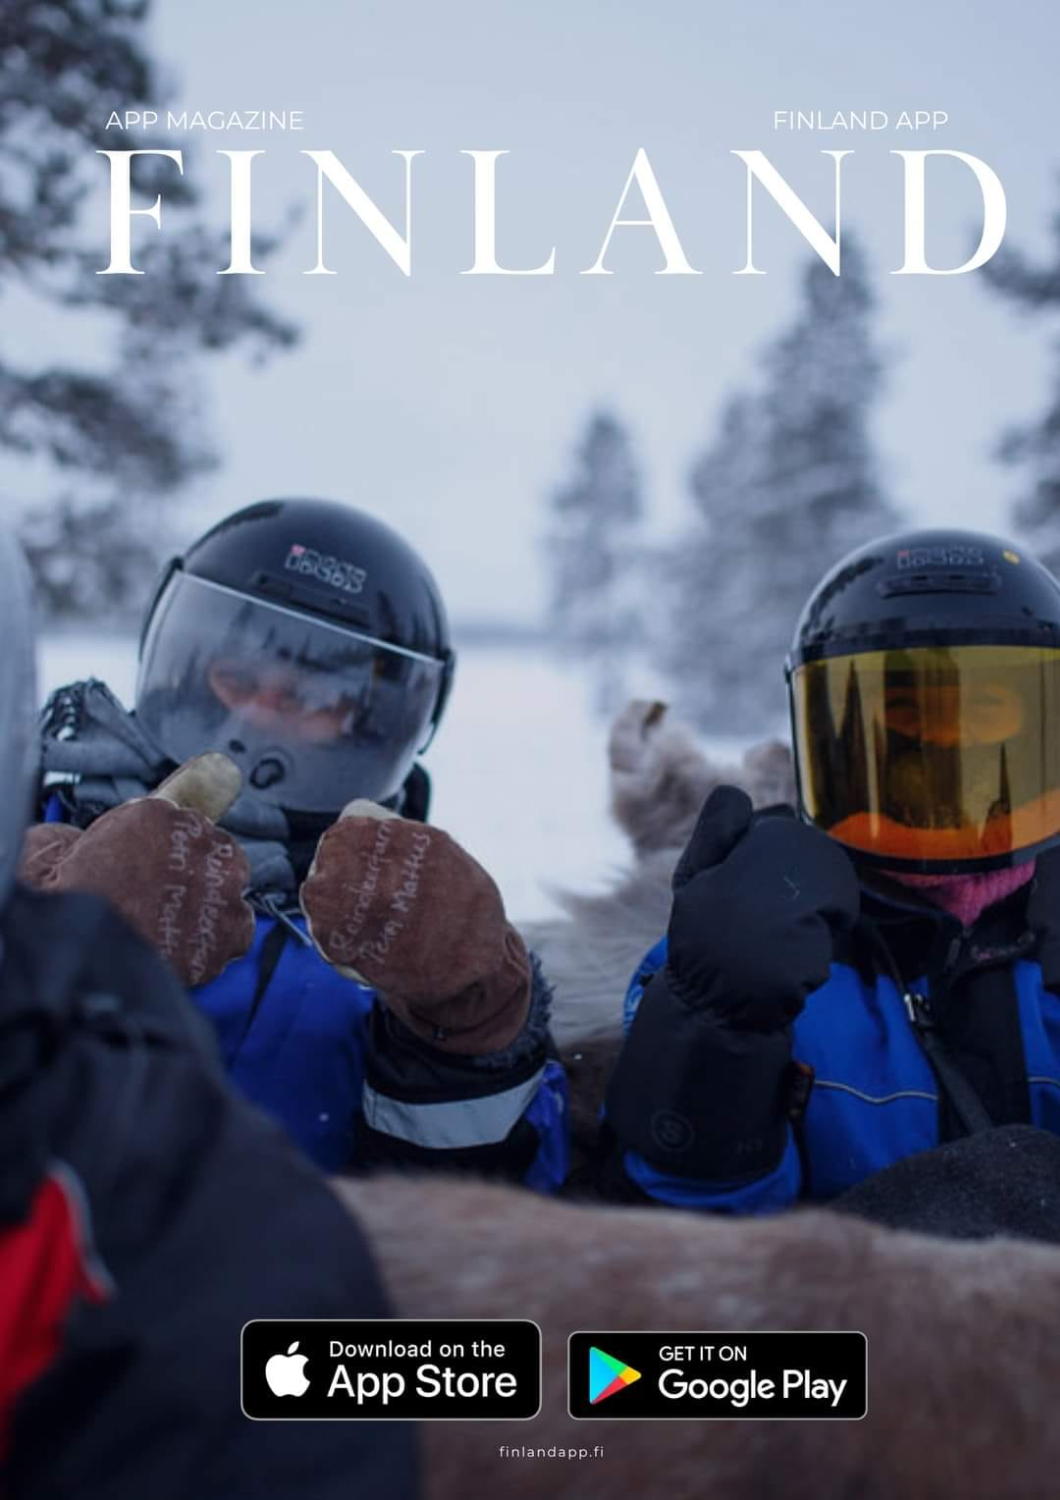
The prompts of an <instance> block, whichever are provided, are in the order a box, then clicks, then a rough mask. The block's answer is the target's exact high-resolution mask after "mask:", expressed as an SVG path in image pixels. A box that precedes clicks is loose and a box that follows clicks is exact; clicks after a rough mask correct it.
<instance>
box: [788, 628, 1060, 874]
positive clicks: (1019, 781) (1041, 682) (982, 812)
mask: <svg viewBox="0 0 1060 1500" xmlns="http://www.w3.org/2000/svg"><path fill="white" fill-rule="evenodd" d="M792 694H793V710H794V730H795V743H796V751H797V755H798V767H799V792H800V797H801V801H802V806H803V809H804V811H805V812H806V813H807V815H808V816H809V817H810V818H811V819H812V820H813V822H814V823H816V824H817V825H818V826H819V827H821V828H823V829H824V830H825V831H826V832H827V833H829V834H831V835H832V837H833V838H836V839H838V840H839V841H840V842H841V843H844V844H847V845H849V847H850V848H851V849H852V850H855V851H858V852H859V853H862V854H865V855H868V856H871V857H872V859H873V861H874V862H877V863H880V864H889V865H893V866H896V867H898V868H902V867H905V868H917V869H926V870H936V871H948V872H960V871H962V870H974V869H983V868H989V867H992V866H1002V865H1006V864H1016V863H1019V862H1020V860H1022V859H1027V858H1029V857H1030V856H1031V855H1032V854H1034V853H1036V852H1037V851H1038V850H1039V849H1041V848H1043V847H1044V846H1045V845H1046V844H1048V843H1052V842H1055V841H1056V840H1057V838H1058V836H1060V651H1056V650H1047V649H1043V648H1039V647H1029V646H1027V647H1024V646H946V647H941V646H923V647H913V648H910V649H907V650H901V651H874V652H866V653H865V654H864V655H860V656H837V657H831V658H829V659H827V660H824V661H816V662H809V663H807V664H805V665H803V666H801V667H798V668H796V669H795V671H794V673H793V675H792Z"/></svg>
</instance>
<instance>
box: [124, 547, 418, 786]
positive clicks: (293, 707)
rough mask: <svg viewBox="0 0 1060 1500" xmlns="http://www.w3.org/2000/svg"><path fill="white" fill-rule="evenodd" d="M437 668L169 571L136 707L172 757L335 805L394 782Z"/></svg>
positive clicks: (402, 773) (406, 766) (405, 767)
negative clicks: (229, 762)
mask: <svg viewBox="0 0 1060 1500" xmlns="http://www.w3.org/2000/svg"><path fill="white" fill-rule="evenodd" d="M443 672H444V663H443V662H441V661H439V660H437V659H436V658H435V657H429V656H420V655H418V654H416V653H415V652H410V651H403V650H401V649H400V648H398V647H394V646H388V645H385V644H384V643H383V642H381V641H376V640H372V639H370V638H369V637H366V636H360V635H356V634H354V633H353V632H352V631H349V630H345V629H343V628H342V627H341V626H339V625H331V624H327V623H325V622H324V621H321V620H314V619H311V618H309V617H308V616H306V615H302V614H299V613H298V612H297V611H294V610H288V609H284V608H282V607H281V606H278V605H274V604H267V603H265V602H263V601H262V600H259V599H249V598H247V596H246V595H244V594H240V593H237V592H236V591H235V590H233V589H227V588H224V587H222V586H221V585H219V584H215V583H209V582H207V581H206V580H204V579H201V578H194V577H190V576H189V575H188V574H186V573H176V574H174V577H173V579H172V581H171V583H170V584H169V585H168V587H167V589H166V591H165V593H164V595H163V597H162V599H161V601H160V602H159V605H158V607H157V609H156V610H155V615H154V619H153V620H152V622H151V628H150V630H149V631H148V634H147V637H146V639H145V641H144V647H143V652H142V656H141V662H140V678H139V682H138V684H137V690H136V711H137V716H138V718H139V719H140V722H141V723H142V725H143V727H144V729H145V730H146V731H147V733H148V734H149V735H150V736H151V737H152V738H153V739H154V740H155V741H156V743H157V744H158V746H159V748H160V749H161V750H163V751H164V752H165V754H166V755H168V756H169V757H170V759H172V760H174V761H177V762H181V761H184V760H187V759H188V758H189V757H190V756H192V755H199V754H201V753H202V752H203V751H205V750H223V751H224V752H225V753H226V754H227V755H230V756H231V757H232V758H233V759H234V760H235V761H236V762H237V764H239V766H240V768H241V769H242V770H243V772H244V775H245V777H246V781H247V790H248V791H251V792H253V793H254V794H255V795H256V796H257V797H258V798H259V799H260V800H262V801H265V802H268V803H271V804H274V805H275V806H278V807H283V808H285V809H287V810H288V811H300V812H313V813H327V812H337V811H338V810H339V809H340V808H341V807H342V806H343V805H344V804H345V803H346V802H348V801H349V800H350V799H351V798H353V797H371V798H374V799H376V800H382V799H384V798H387V797H391V796H393V795H394V794H395V793H396V792H397V791H398V790H399V788H400V787H401V785H402V783H403V782H404V780H405V778H406V776H407V775H408V773H409V771H410V770H411V769H412V763H413V761H414V759H415V757H416V752H417V750H419V749H420V748H421V746H423V745H424V743H425V742H426V740H427V739H428V738H429V736H430V731H431V726H432V722H433V719H434V713H435V707H436V704H437V702H438V695H439V690H440V687H441V683H442V677H443Z"/></svg>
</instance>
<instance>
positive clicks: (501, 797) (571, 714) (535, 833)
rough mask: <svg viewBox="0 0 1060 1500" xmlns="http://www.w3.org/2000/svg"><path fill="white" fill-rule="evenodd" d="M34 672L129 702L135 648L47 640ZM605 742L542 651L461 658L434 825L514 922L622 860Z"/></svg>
mask: <svg viewBox="0 0 1060 1500" xmlns="http://www.w3.org/2000/svg"><path fill="white" fill-rule="evenodd" d="M40 673H41V685H42V690H43V691H44V692H48V691H50V690H51V689H52V688H54V687H56V686H58V685H59V684H60V683H63V682H71V681H74V680H76V679H77V678H80V677H86V676H96V677H101V678H103V679H104V680H105V681H106V682H109V684H110V685H111V687H112V688H113V689H114V691H115V692H116V693H117V695H118V696H119V697H120V698H121V699H122V701H123V702H125V703H129V702H130V701H131V698H132V693H133V686H134V682H135V674H136V646H135V642H134V641H133V640H131V639H126V638H118V639H115V638H113V637H103V636H93V635H91V634H89V633H85V634H82V635H67V636H61V637H60V636H54V637H49V638H46V639H45V640H44V641H43V642H42V644H41V653H40ZM605 742H606V726H605V725H604V724H603V723H601V722H600V721H599V720H596V719H594V718H593V717H592V715H591V714H590V712H589V708H588V700H587V693H586V690H585V684H584V679H583V678H582V676H581V675H580V674H579V673H577V672H575V671H573V670H563V669H561V668H559V667H557V666H556V665H554V663H553V662H552V661H550V660H549V659H548V657H547V656H545V655H544V654H543V653H542V652H541V651H540V649H538V648H522V647H511V646H506V647H503V648H490V647H484V646H477V647H472V648H468V649H465V650H464V651H463V652H462V653H461V656H460V664H459V669H458V672H457V682H456V688H455V691H454V693H453V698H452V701H451V703H450V705H449V708H448V710H447V713H446V717H445V721H444V723H443V725H442V728H441V730H440V732H439V734H438V738H437V740H436V741H435V743H434V744H433V745H432V746H431V748H430V750H429V752H428V754H427V757H426V761H425V764H426V765H427V766H428V768H429V769H430V771H431V774H432V777H433V780H434V787H435V798H434V805H433V811H432V819H433V821H434V822H436V823H438V824H439V825H440V826H441V827H443V828H446V829H448V830H449V831H450V832H451V833H453V834H454V835H455V836H456V837H457V838H459V839H460V841H461V842H462V843H463V844H464V846H465V847H466V848H467V849H469V850H470V851H471V852H472V853H473V854H474V855H475V857H476V858H477V859H479V860H480V861H481V862H482V863H483V864H484V865H485V866H486V868H487V869H488V870H489V871H490V872H491V874H492V875H493V876H494V878H495V879H496V880H497V882H498V884H499V885H500V887H501V890H502V891H503V893H504V897H505V901H506V904H507V907H508V911H509V913H510V915H511V916H512V917H514V918H515V919H517V920H518V919H523V920H526V919H529V918H532V917H540V916H544V915H547V914H548V913H550V912H553V911H554V910H555V909H556V908H555V904H554V902H552V901H551V900H550V898H549V896H548V894H547V890H546V886H547V885H548V884H549V883H550V882H551V883H552V884H554V885H568V886H572V887H575V888H577V889H579V890H587V889H593V888H595V887H598V886H599V885H601V884H603V883H605V882H606V880H607V877H608V875H609V873H610V872H611V871H613V870H615V869H616V868H618V867H619V866H621V865H622V864H623V863H624V862H625V859H626V846H625V843H624V841H623V840H622V838H621V836H620V835H619V833H618V832H617V830H616V829H615V828H613V827H612V825H611V824H610V822H609V820H608V816H607V808H606V798H607V782H606V774H605V772H606V761H605V750H604V747H605Z"/></svg>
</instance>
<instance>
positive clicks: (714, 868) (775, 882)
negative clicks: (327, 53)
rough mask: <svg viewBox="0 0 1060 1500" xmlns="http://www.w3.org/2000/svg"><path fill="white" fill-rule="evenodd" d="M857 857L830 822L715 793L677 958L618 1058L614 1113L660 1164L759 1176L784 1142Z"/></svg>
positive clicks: (629, 1144)
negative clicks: (795, 1033) (827, 830)
mask: <svg viewBox="0 0 1060 1500" xmlns="http://www.w3.org/2000/svg"><path fill="white" fill-rule="evenodd" d="M858 905H859V892H858V882H857V876H856V874H855V872H854V867H853V865H852V864H851V862H850V860H849V858H848V856H847V855H846V853H845V852H844V851H843V849H842V848H841V847H840V846H839V845H838V844H837V843H835V842H834V841H833V840H831V839H829V838H828V837H827V835H826V834H823V833H820V832H819V831H818V830H817V829H814V828H811V827H810V826H808V825H807V824H803V823H800V822H798V821H797V820H796V819H794V818H791V817H778V816H765V817H763V816H761V815H760V816H758V817H755V816H754V814H753V811H752V807H751V801H750V798H748V797H747V795H746V794H745V793H744V792H741V791H738V790H737V789H736V788H735V787H719V788H717V789H716V790H715V791H714V792H712V793H711V795H710V797H709V798H708V799H707V802H706V803H705V805H704V807H703V810H702V812H701V813H700V815H699V821H698V822H697V824H696V827H695V830H694V831H693V834H692V837H691V839H690V840H689V844H688V847H687V849H686V850H685V852H684V854H683V855H682V856H681V859H680V861H679V863H678V866H677V870H676V871H675V874H674V902H673V909H672V912H671V917H670V925H669V953H668V958H667V963H666V967H665V968H664V969H663V970H662V971H661V972H660V973H659V974H657V975H656V976H655V977H654V979H653V980H652V981H651V983H650V984H649V985H648V988H647V989H646V991H645V993H644V996H643V998H642V1000H641V1003H640V1006H639V1008H638V1010H637V1014H636V1016H635V1017H634V1020H633V1024H632V1026H631V1028H630V1031H629V1035H628V1036H627V1038H626V1041H625V1045H624V1047H623V1049H622V1054H621V1056H620V1057H619V1060H618V1064H617V1066H616V1068H615V1073H614V1076H613V1078H612V1081H611V1087H610V1089H609V1091H608V1098H607V1117H608V1122H609V1125H610V1127H611V1128H612V1130H613V1131H614V1132H615V1134H616V1135H617V1137H618V1140H619V1143H620V1144H621V1146H622V1147H623V1148H624V1149H632V1150H633V1151H636V1152H637V1153H638V1154H639V1155H641V1156H643V1157H644V1158H645V1160H646V1161H647V1162H648V1163H649V1164H650V1165H651V1166H653V1167H655V1168H656V1169H657V1170H659V1171H662V1172H667V1173H673V1174H674V1175H677V1176H682V1177H688V1178H699V1179H703V1180H708V1181H717V1182H721V1181H732V1180H736V1179H741V1178H743V1179H751V1178H754V1177H758V1176H761V1175H762V1174H763V1173H765V1172H768V1171H770V1170H772V1168H773V1167H775V1166H776V1164H777V1162H778V1161H779V1160H780V1157H781V1155H782V1153H783V1150H784V1143H785V1138H786V1122H787V1113H788V1104H789V1099H790V1095H791V1083H792V1077H791V1070H792V1063H791V1038H790V1027H791V1022H792V1020H793V1019H794V1018H795V1016H797V1015H798V1013H799V1011H801V1009H802V1007H803V1004H804V1002H805V999H806V996H807V995H808V994H809V993H810V992H811V991H812V990H814V989H817V988H818V987H819V986H820V985H822V984H823V983H824V982H825V980H826V979H827V978H828V974H829V968H830V964H831V958H832V946H833V934H834V932H836V931H840V930H844V929H849V928H850V927H851V926H853V924H854V922H855V921H856V919H857V915H858Z"/></svg>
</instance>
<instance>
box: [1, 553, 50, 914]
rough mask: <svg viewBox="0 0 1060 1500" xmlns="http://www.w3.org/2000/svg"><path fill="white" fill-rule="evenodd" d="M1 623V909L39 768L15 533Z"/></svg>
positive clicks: (7, 556)
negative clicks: (2, 649) (2, 640)
mask: <svg viewBox="0 0 1060 1500" xmlns="http://www.w3.org/2000/svg"><path fill="white" fill-rule="evenodd" d="M0 620H2V622H3V631H4V653H3V667H2V669H0V724H2V725H3V728H4V732H3V738H2V740H0V776H2V778H3V782H2V784H3V787H4V796H3V799H2V802H0V908H2V907H4V906H6V904H7V900H8V897H9V896H10V894H11V888H12V886H13V885H14V883H15V871H16V869H17V867H18V859H19V854H20V853H21V850H22V837H23V834H24V833H25V831H26V827H27V825H28V823H29V822H30V819H31V817H32V809H33V802H34V797H35V794H36V790H37V779H38V775H39V770H40V742H39V738H38V735H37V674H36V662H35V650H36V648H35V635H34V624H33V593H32V588H31V585H30V578H29V568H28V566H27V564H26V559H25V557H24V556H23V554H22V549H21V547H20V546H19V544H18V542H17V541H16V540H15V537H14V534H13V533H12V532H11V530H10V529H9V528H7V527H5V528H3V529H2V530H0Z"/></svg>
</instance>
